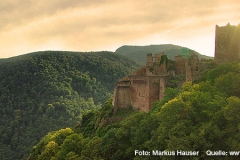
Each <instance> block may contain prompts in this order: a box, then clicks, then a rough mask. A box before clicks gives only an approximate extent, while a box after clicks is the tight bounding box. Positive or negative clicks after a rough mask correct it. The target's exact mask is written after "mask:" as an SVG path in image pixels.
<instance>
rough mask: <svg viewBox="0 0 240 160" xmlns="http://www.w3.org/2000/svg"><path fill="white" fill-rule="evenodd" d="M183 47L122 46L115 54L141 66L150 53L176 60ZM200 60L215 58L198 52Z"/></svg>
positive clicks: (163, 45) (169, 45) (171, 45)
mask: <svg viewBox="0 0 240 160" xmlns="http://www.w3.org/2000/svg"><path fill="white" fill-rule="evenodd" d="M182 49H183V47H181V46H177V45H173V44H162V45H149V46H127V45H125V46H121V47H119V48H118V49H117V50H116V51H115V52H116V53H118V54H122V55H124V56H127V57H129V58H130V59H132V60H135V61H137V62H139V63H141V64H146V61H147V54H148V53H153V54H156V53H162V52H163V53H164V54H166V55H167V56H168V58H169V59H171V60H174V57H175V56H177V55H179V54H181V52H182ZM196 54H197V55H198V58H199V59H201V58H206V59H213V57H208V56H205V55H201V54H200V53H198V52H196Z"/></svg>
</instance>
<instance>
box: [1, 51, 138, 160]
mask: <svg viewBox="0 0 240 160" xmlns="http://www.w3.org/2000/svg"><path fill="white" fill-rule="evenodd" d="M139 67H140V65H139V64H138V63H136V62H134V61H132V60H129V59H128V58H126V57H124V56H121V55H119V54H115V53H112V52H88V53H79V52H63V51H45V52H36V53H30V54H26V55H22V56H18V57H12V58H8V59H1V61H0V68H1V69H0V135H1V136H0V159H2V160H4V159H21V158H24V157H25V158H26V157H27V156H28V155H29V153H30V150H31V148H32V147H33V146H34V145H36V144H37V143H38V142H39V141H40V139H41V138H42V137H43V136H44V135H46V134H47V133H48V132H50V131H54V130H58V129H61V128H65V127H67V126H74V125H76V124H78V123H79V122H80V119H81V118H82V114H83V113H84V112H86V111H89V110H96V109H99V108H101V106H102V104H104V102H105V101H106V100H107V99H108V98H109V97H111V96H112V93H113V87H114V83H115V82H116V81H117V80H118V79H120V78H121V77H123V76H125V75H127V74H128V73H130V72H131V71H133V70H136V69H137V68H139Z"/></svg>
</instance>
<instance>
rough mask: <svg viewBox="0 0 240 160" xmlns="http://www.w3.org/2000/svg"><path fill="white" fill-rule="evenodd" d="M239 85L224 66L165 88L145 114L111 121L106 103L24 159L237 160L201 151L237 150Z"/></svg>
mask: <svg viewBox="0 0 240 160" xmlns="http://www.w3.org/2000/svg"><path fill="white" fill-rule="evenodd" d="M239 81H240V63H227V64H222V65H219V66H217V67H216V68H214V69H212V70H208V71H207V72H205V73H204V74H203V76H202V79H201V80H200V81H199V82H198V83H192V82H188V83H185V84H184V85H183V87H182V89H181V90H178V89H173V88H167V89H166V91H165V97H164V99H163V100H162V101H156V102H154V104H153V106H152V110H151V111H150V112H148V113H145V112H137V111H133V110H132V109H131V108H128V109H120V110H119V111H118V112H117V113H116V115H112V109H113V106H112V104H111V99H108V100H107V101H106V103H105V105H104V106H103V107H102V108H101V109H99V110H94V111H89V112H87V113H85V114H84V115H83V117H82V121H81V123H79V125H78V126H75V127H71V128H65V129H61V130H58V131H55V132H50V133H48V134H47V135H46V136H45V137H44V138H43V139H42V140H41V141H40V142H39V143H38V144H37V145H36V146H34V147H33V148H32V151H31V154H30V155H29V158H28V159H29V160H36V159H39V160H41V159H51V160H55V159H56V160H57V159H58V160H65V159H69V160H70V159H74V160H78V159H79V160H80V159H86V160H87V159H89V160H90V159H106V160H117V159H119V160H121V159H136V160H137V159H154V158H156V159H160V158H162V159H176V157H174V156H163V157H159V156H155V157H154V156H153V155H151V156H138V155H134V153H135V150H139V151H142V150H145V151H150V152H151V151H152V150H159V151H164V150H165V151H176V150H184V151H199V155H198V156H189V157H181V156H178V159H186V158H188V159H207V158H213V159H236V158H237V157H236V156H233V157H231V156H230V155H229V154H228V156H225V157H224V156H223V157H220V156H214V157H207V155H206V151H207V150H212V151H219V150H221V151H232V150H233V151H234V150H236V151H239V150H240V132H239V131H240V128H239V126H240V118H239V114H240V91H239V88H240V83H239ZM175 156H176V155H175Z"/></svg>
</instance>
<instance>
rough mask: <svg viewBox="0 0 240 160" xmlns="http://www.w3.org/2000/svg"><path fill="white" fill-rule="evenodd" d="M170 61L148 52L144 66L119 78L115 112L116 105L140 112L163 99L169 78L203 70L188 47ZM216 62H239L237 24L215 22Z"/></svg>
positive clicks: (190, 78)
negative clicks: (222, 24) (219, 24)
mask: <svg viewBox="0 0 240 160" xmlns="http://www.w3.org/2000/svg"><path fill="white" fill-rule="evenodd" d="M182 53H183V54H181V55H178V56H175V59H174V61H172V60H169V59H168V58H167V56H166V55H164V53H160V54H155V56H154V57H153V55H152V54H147V62H146V65H145V66H143V67H142V68H140V69H138V70H136V71H135V72H133V73H131V74H129V75H127V76H126V77H124V78H122V79H120V80H119V81H118V82H117V83H116V84H115V87H114V97H113V105H114V114H115V113H116V112H117V110H118V109H119V108H128V107H131V106H132V107H133V109H137V110H140V111H145V112H147V111H149V110H151V106H152V103H153V102H154V101H156V100H162V99H163V97H164V94H163V93H164V90H165V88H166V86H167V85H168V84H169V78H171V77H175V76H178V75H185V81H193V80H196V79H199V78H200V76H201V75H200V73H201V72H202V71H203V70H205V69H206V66H205V65H204V61H206V60H203V59H202V60H199V59H198V56H197V55H196V54H195V53H194V51H191V50H185V51H184V52H182ZM214 61H215V63H216V64H220V63H224V62H235V61H240V24H239V25H238V26H231V25H230V24H227V25H226V26H223V27H219V26H218V25H216V37H215V55H214Z"/></svg>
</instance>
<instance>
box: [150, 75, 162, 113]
mask: <svg viewBox="0 0 240 160" xmlns="http://www.w3.org/2000/svg"><path fill="white" fill-rule="evenodd" d="M156 100H159V77H155V76H153V77H149V101H148V103H149V110H151V107H152V103H153V102H154V101H156Z"/></svg>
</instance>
